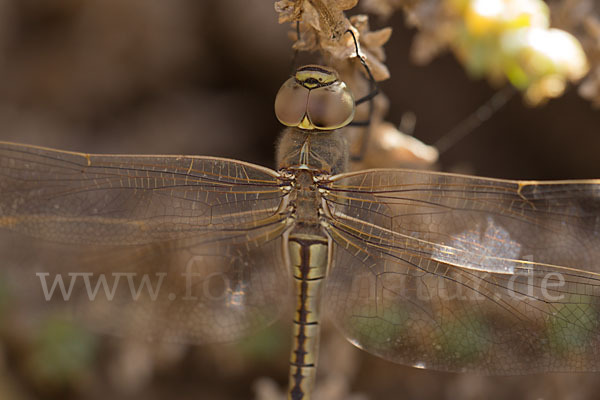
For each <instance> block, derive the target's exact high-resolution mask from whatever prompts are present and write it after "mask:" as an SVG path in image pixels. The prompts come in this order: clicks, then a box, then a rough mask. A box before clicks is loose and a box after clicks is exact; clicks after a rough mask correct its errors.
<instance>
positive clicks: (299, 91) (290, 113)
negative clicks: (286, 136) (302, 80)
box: [275, 78, 309, 126]
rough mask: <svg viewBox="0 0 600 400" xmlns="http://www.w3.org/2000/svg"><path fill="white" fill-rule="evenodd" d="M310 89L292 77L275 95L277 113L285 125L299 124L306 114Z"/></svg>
mask: <svg viewBox="0 0 600 400" xmlns="http://www.w3.org/2000/svg"><path fill="white" fill-rule="evenodd" d="M308 93H309V90H308V89H307V88H305V87H304V86H302V85H300V84H298V83H297V82H296V79H295V78H290V79H288V80H287V81H285V82H284V83H283V85H281V88H280V89H279V92H277V97H275V115H276V116H277V119H278V120H279V122H281V123H282V124H283V125H285V126H298V125H300V122H302V119H303V118H304V115H305V114H306V106H307V103H308Z"/></svg>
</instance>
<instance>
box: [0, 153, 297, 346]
mask: <svg viewBox="0 0 600 400" xmlns="http://www.w3.org/2000/svg"><path fill="white" fill-rule="evenodd" d="M281 186H282V183H281V181H280V180H279V178H278V175H277V174H276V173H275V172H274V171H271V170H269V169H266V168H262V167H259V166H254V165H251V164H247V163H243V162H238V161H233V160H226V159H217V158H208V157H182V156H120V155H85V154H79V153H69V152H61V151H55V150H50V149H44V148H39V147H33V146H24V145H16V144H10V143H0V193H2V195H1V196H0V233H1V239H2V241H1V242H0V243H2V245H0V246H1V251H2V257H3V268H2V269H0V273H4V275H5V279H7V280H8V282H10V286H11V287H14V288H15V291H16V292H17V293H19V294H23V293H26V294H27V295H28V296H29V297H30V299H29V300H31V299H34V300H36V301H37V303H36V304H40V305H42V304H44V305H48V306H50V305H55V304H56V303H60V304H62V305H67V306H68V307H72V308H73V309H74V310H76V312H77V315H78V318H80V319H83V320H85V321H86V322H87V323H88V324H90V325H91V326H92V328H94V329H98V330H101V331H105V332H108V333H115V334H123V335H129V336H136V337H143V338H149V339H160V340H172V341H181V342H192V343H203V342H217V341H229V340H234V339H237V338H239V337H241V336H244V335H246V334H248V333H250V332H252V331H254V330H256V329H259V328H261V327H264V326H266V325H267V324H268V323H270V322H271V321H273V320H274V319H275V318H276V317H277V316H278V315H279V313H280V311H281V307H282V304H284V303H285V302H282V301H281V297H282V296H283V294H284V293H286V292H287V289H288V286H287V285H288V283H287V282H288V276H287V270H286V268H285V264H284V260H283V256H282V251H281V240H282V239H281V235H282V233H283V232H284V230H285V229H286V227H287V221H286V217H287V216H286V215H285V214H284V213H283V212H280V211H279V209H280V206H281V205H282V202H285V201H286V198H285V193H284V191H283V190H282V188H281ZM61 282H62V286H61ZM16 283H18V285H16Z"/></svg>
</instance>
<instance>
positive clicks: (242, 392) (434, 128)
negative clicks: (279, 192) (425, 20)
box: [0, 0, 600, 400]
mask: <svg viewBox="0 0 600 400" xmlns="http://www.w3.org/2000/svg"><path fill="white" fill-rule="evenodd" d="M359 11H360V9H358V10H353V13H355V12H359ZM371 25H372V27H373V28H378V27H384V26H388V25H389V26H392V27H393V35H392V39H391V40H390V42H389V43H388V44H387V45H386V46H385V48H386V52H387V56H388V60H387V63H386V64H387V66H388V68H389V70H390V72H391V79H389V80H388V81H385V82H382V83H381V84H380V87H381V89H382V91H383V92H384V93H385V94H386V95H387V96H388V98H389V100H390V110H389V113H388V116H387V120H389V121H390V122H392V123H395V124H399V123H400V121H401V118H402V115H403V114H404V113H406V112H412V113H414V115H415V116H416V126H415V129H414V135H415V136H416V137H417V138H418V139H420V140H421V141H423V142H425V143H427V144H432V143H434V142H435V141H436V140H437V139H439V138H440V137H442V136H443V135H444V134H445V133H447V132H448V131H450V130H451V129H452V128H453V127H454V126H456V125H457V124H458V123H459V122H460V121H462V120H463V119H464V118H465V117H467V116H468V115H470V114H471V113H472V112H473V111H474V110H476V109H477V108H478V107H479V106H480V105H481V104H482V103H484V102H485V101H486V100H488V99H489V98H490V97H492V96H493V95H494V93H495V91H496V90H497V89H496V88H493V87H491V86H490V85H489V84H488V83H487V82H486V81H484V80H472V79H471V78H469V76H468V75H467V73H466V72H465V70H464V68H463V67H462V66H461V64H459V63H458V62H457V61H456V60H455V58H454V56H452V55H451V54H449V53H445V54H442V55H440V56H439V57H437V58H435V59H434V60H433V61H432V62H430V63H429V64H428V65H426V66H415V65H414V64H413V63H411V61H410V56H409V55H410V53H411V43H412V41H413V38H414V36H415V33H416V31H415V30H414V29H412V28H407V27H406V25H405V16H404V15H403V14H402V13H401V12H397V13H395V14H394V15H393V16H392V17H391V19H389V20H385V21H384V20H378V19H377V18H372V19H371ZM288 31H289V26H287V25H279V24H278V23H277V15H276V13H275V11H274V9H273V2H271V1H266V0H205V1H201V2H199V1H194V0H171V1H168V2H167V1H160V0H126V1H124V0H53V1H51V2H49V1H37V0H0V140H3V141H15V142H21V143H29V144H36V145H41V146H48V147H54V148H60V149H64V150H72V151H84V152H90V153H150V154H157V153H159V154H160V153H165V154H200V155H213V156H221V157H230V158H236V159H240V160H245V161H250V162H254V163H258V164H261V165H265V166H269V167H273V166H274V158H273V154H274V149H275V147H274V143H275V140H276V138H277V135H278V132H279V130H280V129H281V127H280V125H279V124H278V122H277V120H276V118H275V117H274V114H273V100H274V96H275V94H276V92H277V90H278V88H279V86H280V84H281V83H282V82H283V81H284V80H285V79H286V78H287V77H288V76H289V74H290V73H291V59H292V55H293V52H292V50H291V42H290V40H289V39H288V34H287V32H288ZM598 40H600V38H598ZM598 149H600V113H599V112H598V110H595V109H594V108H593V107H592V104H591V103H590V102H589V101H587V100H585V99H582V98H581V97H580V96H579V95H578V94H577V90H576V88H570V89H568V90H567V92H566V93H565V94H564V95H563V96H562V97H560V98H558V99H554V100H551V101H549V102H548V103H547V104H545V105H544V106H541V107H537V108H531V107H528V106H526V105H524V103H523V101H522V100H521V98H520V97H519V96H515V97H513V98H512V99H511V100H510V101H509V102H508V104H507V105H506V106H505V107H503V108H502V109H500V110H499V111H498V112H496V113H495V114H494V115H493V116H492V117H491V118H490V119H489V120H488V121H487V122H485V123H484V124H482V125H481V126H479V127H478V128H477V129H475V130H474V131H473V132H472V133H471V134H470V135H469V136H468V137H466V138H465V139H464V140H462V141H460V142H459V143H457V144H456V145H455V146H454V147H452V148H451V149H450V150H448V151H447V152H446V153H444V154H442V155H441V157H440V160H439V164H438V167H439V169H441V170H444V171H459V172H464V173H470V174H476V175H484V176H491V177H499V178H512V179H575V178H598V177H600V162H599V156H598ZM0 195H1V194H0ZM3 293H5V291H4V290H3V288H2V286H1V285H0V399H9V400H21V399H105V398H108V397H110V398H112V399H114V400H117V399H166V398H173V399H207V400H208V399H250V398H253V397H254V388H255V387H256V385H258V386H259V387H260V388H261V389H259V390H261V392H262V393H263V394H264V393H269V391H270V390H271V388H272V382H271V383H270V381H265V380H262V379H261V378H264V377H269V378H270V379H273V382H274V384H276V385H279V387H283V386H284V385H285V383H286V379H287V373H288V370H287V365H288V361H287V360H288V352H289V349H288V346H289V332H288V330H287V329H288V328H287V327H286V326H285V324H282V325H281V326H277V325H276V326H274V327H273V328H272V329H269V330H268V331H267V332H265V333H264V334H262V335H259V336H258V337H256V338H249V340H248V341H246V342H244V343H241V344H235V345H225V346H215V347H193V346H175V345H162V344H151V345H150V344H146V343H139V342H131V341H125V340H116V339H110V338H102V337H98V336H95V335H92V334H88V333H86V332H85V331H83V330H81V329H80V328H78V327H76V326H72V325H69V324H64V323H62V322H60V321H52V320H49V321H47V322H45V324H44V325H43V327H42V328H39V327H36V328H35V329H34V330H31V329H30V330H28V327H27V326H23V325H22V324H20V318H19V316H18V315H14V313H11V310H10V307H9V306H7V301H6V300H5V296H4V294H3ZM322 347H323V354H322V357H321V370H322V371H321V372H320V373H321V374H322V375H323V379H322V380H323V382H324V384H330V385H331V387H336V388H339V387H346V385H347V386H349V390H350V391H351V392H352V393H362V394H364V395H365V396H368V397H367V398H371V399H425V398H427V399H434V398H435V399H482V398H486V399H508V398H528V399H542V398H543V399H586V398H592V397H593V394H596V393H598V390H599V389H600V383H599V382H598V379H597V375H595V374H545V375H533V376H526V377H500V378H498V377H480V376H473V375H466V374H463V375H461V374H448V373H438V372H434V371H425V370H416V369H413V368H408V367H403V366H399V365H394V364H391V363H387V362H385V361H382V360H379V359H376V358H375V357H372V356H370V355H368V354H366V353H364V352H362V351H360V350H358V349H355V348H353V347H352V346H351V345H350V344H347V343H346V342H345V341H344V340H343V338H341V336H340V335H339V334H338V333H337V332H336V331H335V329H333V328H331V329H326V330H325V334H324V338H323V344H322ZM332 382H333V383H332ZM340 382H342V383H340ZM336 385H337V386H336ZM340 390H341V389H340ZM331 398H332V399H333V397H331ZM347 398H350V397H347ZM356 398H357V399H358V398H364V397H356Z"/></svg>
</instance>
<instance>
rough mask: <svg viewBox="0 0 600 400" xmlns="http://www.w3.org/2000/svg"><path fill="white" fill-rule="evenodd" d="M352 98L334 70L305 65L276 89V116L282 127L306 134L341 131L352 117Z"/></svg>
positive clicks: (353, 105) (353, 104) (353, 108)
mask: <svg viewBox="0 0 600 400" xmlns="http://www.w3.org/2000/svg"><path fill="white" fill-rule="evenodd" d="M355 108H356V107H355V103H354V96H353V95H352V92H351V91H350V89H349V88H348V87H347V86H346V84H345V83H344V82H342V81H340V80H339V78H338V75H337V73H336V72H335V70H333V69H331V68H327V67H323V66H319V65H305V66H304V67H300V68H298V69H297V70H296V73H295V74H294V76H292V77H291V78H289V79H288V80H287V81H285V83H284V84H283V85H282V86H281V88H280V89H279V92H278V93H277V97H276V98H275V115H276V116H277V119H278V120H279V122H281V123H282V124H283V125H285V126H289V127H294V128H300V129H303V130H308V131H327V130H334V129H339V128H342V127H344V126H346V125H348V124H349V123H350V122H351V121H352V119H353V118H354V111H355Z"/></svg>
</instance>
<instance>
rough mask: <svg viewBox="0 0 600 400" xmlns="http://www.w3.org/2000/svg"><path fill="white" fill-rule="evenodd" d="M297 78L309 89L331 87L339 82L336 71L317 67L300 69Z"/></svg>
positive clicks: (308, 66) (309, 66)
mask: <svg viewBox="0 0 600 400" xmlns="http://www.w3.org/2000/svg"><path fill="white" fill-rule="evenodd" d="M295 78H296V80H297V81H298V82H300V84H301V85H302V86H304V87H307V88H309V89H314V88H316V87H319V86H326V85H330V84H332V83H334V82H336V81H337V80H338V76H337V73H336V72H335V71H334V70H332V69H329V68H325V67H322V66H317V65H307V66H304V67H301V68H298V70H297V71H296V75H295Z"/></svg>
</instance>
